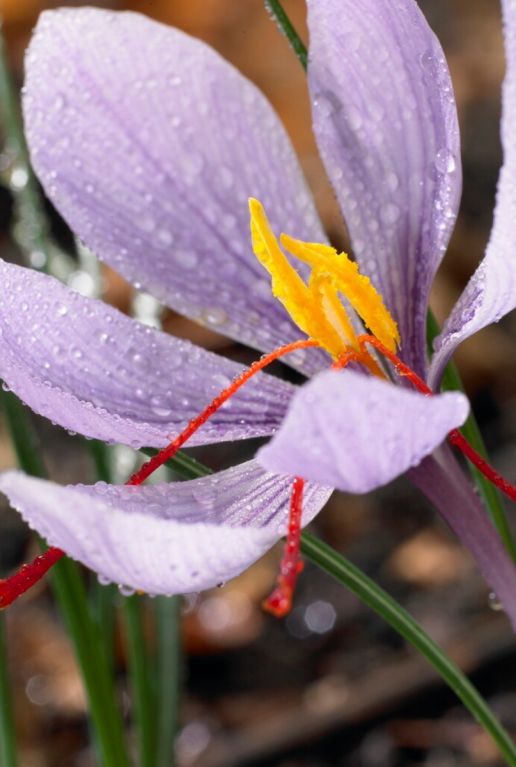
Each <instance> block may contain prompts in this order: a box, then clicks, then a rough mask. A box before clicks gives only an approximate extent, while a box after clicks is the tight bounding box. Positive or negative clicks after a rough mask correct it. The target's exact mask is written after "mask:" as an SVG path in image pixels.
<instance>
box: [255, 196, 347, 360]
mask: <svg viewBox="0 0 516 767" xmlns="http://www.w3.org/2000/svg"><path fill="white" fill-rule="evenodd" d="M249 210H250V212H251V235H252V241H253V250H254V253H255V255H256V257H257V259H258V260H259V261H260V263H261V264H262V265H263V266H264V267H265V268H266V269H267V271H268V272H269V274H270V275H271V277H272V293H273V295H274V296H275V297H276V298H277V299H278V300H279V301H281V303H282V304H283V306H284V307H285V309H286V310H287V312H288V313H289V314H290V316H291V317H292V319H293V320H294V322H295V323H296V325H298V326H299V327H300V328H301V330H303V331H304V332H305V333H306V334H307V335H308V336H309V337H310V338H313V339H315V340H317V341H319V343H320V344H321V346H323V347H324V348H325V349H327V350H328V351H329V352H330V354H331V355H332V356H333V357H335V358H336V357H338V356H340V355H341V354H342V351H343V344H342V340H341V339H340V338H339V335H338V333H337V332H336V330H335V329H334V328H333V327H332V325H331V324H330V322H329V321H328V319H327V317H326V315H325V313H324V310H323V306H322V303H321V301H320V299H319V297H318V295H317V294H316V293H315V292H314V291H313V290H310V289H309V287H308V286H307V285H305V283H304V282H303V280H302V278H301V277H300V276H299V274H298V273H297V272H296V270H295V269H294V268H293V267H292V266H291V264H290V262H289V260H288V258H287V257H286V256H285V254H284V253H283V251H282V250H281V248H280V246H279V245H278V241H277V240H276V237H275V236H274V233H273V231H272V229H271V226H270V224H269V221H268V219H267V216H266V214H265V211H264V209H263V206H262V205H261V203H259V202H258V200H253V199H251V200H249Z"/></svg>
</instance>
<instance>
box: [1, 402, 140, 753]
mask: <svg viewBox="0 0 516 767" xmlns="http://www.w3.org/2000/svg"><path fill="white" fill-rule="evenodd" d="M1 404H2V407H3V412H4V416H5V420H6V424H7V427H8V430H9V433H10V435H11V439H12V443H13V447H14V449H15V452H16V456H17V459H18V464H19V466H20V468H21V469H23V470H24V471H26V472H27V473H28V474H32V475H33V476H38V477H44V476H45V469H44V466H43V462H42V460H41V457H40V455H39V453H38V451H37V449H36V447H35V440H34V436H33V432H32V428H31V425H30V421H29V419H28V414H27V411H26V409H25V408H24V407H23V405H22V404H21V402H20V401H19V400H18V399H17V398H16V397H15V396H14V395H12V394H9V393H7V392H5V391H2V392H1ZM51 580H52V587H53V590H54V592H55V594H56V597H57V601H58V603H59V606H60V610H61V613H62V615H63V617H64V620H65V623H66V625H67V628H68V632H69V634H70V637H71V638H72V641H73V644H74V647H75V653H76V657H77V661H78V663H79V667H80V669H81V673H82V678H83V682H84V686H85V688H86V693H87V696H88V700H89V705H90V712H91V718H92V722H93V725H94V732H95V735H96V741H97V745H98V749H99V753H100V755H101V759H102V765H103V767H128V765H129V759H128V756H127V751H126V749H125V743H124V735H123V725H122V718H121V715H120V711H119V709H118V705H117V700H116V694H115V690H114V687H113V684H112V681H111V678H110V674H109V665H108V662H107V659H106V655H105V652H104V646H103V643H102V635H101V630H100V628H99V627H98V626H97V625H96V624H95V622H94V620H93V618H92V617H91V615H90V612H89V608H88V600H87V595H86V589H85V586H84V582H83V580H82V577H81V575H80V571H79V568H78V567H77V565H76V564H75V562H72V561H71V560H70V559H66V558H65V559H62V560H61V561H60V562H58V563H57V565H56V566H55V567H54V569H53V571H52V574H51Z"/></svg>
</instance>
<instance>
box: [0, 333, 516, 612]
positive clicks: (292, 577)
mask: <svg viewBox="0 0 516 767" xmlns="http://www.w3.org/2000/svg"><path fill="white" fill-rule="evenodd" d="M357 340H358V344H359V348H360V351H355V350H352V349H350V350H349V351H347V352H345V353H344V354H343V356H342V357H341V358H340V359H338V360H336V361H335V362H334V363H333V365H332V370H342V369H343V368H344V367H346V365H348V364H349V363H350V362H358V363H360V364H362V365H365V366H366V367H367V368H368V369H369V370H371V369H372V367H377V365H376V362H375V361H374V359H373V358H372V357H371V356H370V355H369V352H368V351H367V346H368V345H370V346H373V347H374V348H375V349H377V350H378V351H379V352H380V354H382V356H383V357H385V358H386V359H387V360H388V361H389V362H390V363H391V364H392V365H393V367H394V369H395V370H396V372H397V373H398V375H400V376H403V377H405V378H407V379H408V380H409V381H410V382H411V383H412V385H413V386H414V387H415V388H416V389H418V391H420V392H421V393H422V394H425V395H427V396H431V395H433V392H432V390H431V389H430V388H429V387H428V386H427V384H426V383H425V381H423V380H422V378H420V377H419V376H418V375H417V373H415V372H414V371H413V370H412V369H411V368H410V367H409V366H408V365H406V364H405V363H404V362H402V361H401V360H400V359H399V358H398V357H397V356H396V355H395V354H394V353H393V352H391V351H390V350H389V349H387V348H386V347H385V346H384V345H383V344H382V343H381V341H379V340H378V339H377V338H376V337H375V336H372V335H368V334H363V335H361V336H359V337H358V339H357ZM319 345H320V344H319V343H318V342H317V341H315V340H312V339H308V340H302V341H294V342H293V343H291V344H287V345H285V346H280V347H278V348H277V349H275V350H274V351H272V352H270V353H269V354H266V355H264V356H263V357H261V358H260V359H259V360H257V361H256V362H253V364H252V365H251V366H250V367H249V368H247V369H246V370H244V371H243V372H242V373H240V375H238V376H237V378H235V380H234V381H233V382H232V383H231V384H230V385H229V386H228V387H226V388H225V389H224V390H223V391H222V392H221V393H220V394H218V395H217V396H216V397H215V398H214V399H213V400H212V402H210V404H209V405H208V406H207V407H206V408H205V409H204V410H203V411H202V413H200V414H199V415H198V416H196V417H195V418H193V419H192V420H191V421H190V422H189V423H188V425H187V426H186V428H185V429H184V430H183V431H182V432H181V434H179V435H178V436H177V437H176V438H175V439H174V440H173V441H172V442H170V443H169V444H168V445H167V446H166V447H165V448H163V449H162V450H160V452H159V453H158V454H157V455H155V456H154V457H153V458H151V459H150V460H149V461H147V462H146V463H144V464H143V466H142V467H141V468H140V469H138V471H136V472H135V473H134V474H133V475H132V476H131V477H130V478H129V479H128V480H127V482H126V485H133V486H135V485H141V484H142V482H144V481H145V480H146V479H147V478H148V477H150V475H151V474H153V473H154V472H155V471H156V470H157V469H158V468H159V467H160V466H162V465H163V464H164V463H166V462H167V461H168V460H169V459H170V458H173V456H174V455H175V454H176V453H177V451H178V450H179V449H180V448H181V447H182V446H183V445H184V444H185V442H187V440H188V439H189V438H190V437H191V436H192V435H193V434H194V433H195V432H196V431H197V430H198V429H199V428H200V427H201V426H203V424H205V423H206V421H208V419H209V418H211V416H212V415H213V414H214V413H216V412H217V410H219V408H220V407H222V405H223V404H224V403H225V402H227V400H229V399H230V397H232V396H233V394H235V393H236V392H237V391H238V390H239V389H240V388H241V387H242V386H243V385H244V384H245V383H247V381H249V379H250V378H252V377H253V376H254V375H255V374H256V373H258V372H259V371H261V370H263V369H264V368H266V367H267V366H268V365H270V364H271V363H272V362H274V361H275V360H277V359H279V358H280V357H282V356H283V355H285V354H288V353H290V352H293V351H296V350H298V349H307V348H310V347H318V346H319ZM378 372H379V374H381V370H380V368H378ZM448 438H449V441H450V443H451V444H452V445H454V446H455V447H457V448H458V449H459V450H460V451H461V452H462V453H463V454H464V455H465V456H466V458H467V459H468V460H469V461H471V462H472V463H473V464H474V465H475V466H476V467H477V469H478V470H479V471H480V472H481V473H482V474H483V475H484V476H485V477H486V478H487V479H488V480H489V481H490V482H492V483H493V484H494V485H495V486H496V487H498V488H499V489H500V490H501V491H502V492H503V493H505V494H506V495H507V496H508V497H509V498H511V500H513V501H516V486H515V485H512V484H511V483H510V482H508V481H507V480H506V479H505V478H504V477H503V476H502V475H501V474H499V473H498V472H497V471H496V470H495V469H493V468H492V467H491V466H490V465H489V464H488V463H487V461H486V460H484V458H482V456H481V455H480V454H479V453H477V451H476V450H475V449H474V448H473V447H472V446H471V445H470V444H469V442H468V441H467V440H466V439H465V437H463V435H462V434H461V433H460V432H459V431H458V429H453V430H452V431H451V432H450V434H449V437H448ZM304 484H305V482H304V480H303V479H302V478H301V477H296V478H295V479H294V482H293V485H292V494H291V498H290V507H289V519H288V530H287V539H286V542H285V547H284V551H283V556H282V559H281V564H280V572H279V575H278V577H277V581H276V586H275V588H274V590H273V591H272V593H271V594H270V596H269V597H268V598H267V599H266V600H265V602H264V603H263V607H264V609H265V610H266V611H267V612H269V613H272V614H273V615H275V616H276V617H278V618H281V617H284V616H285V615H287V614H288V613H289V612H290V610H291V609H292V598H293V594H294V589H295V586H296V582H297V578H298V576H299V574H300V572H301V571H302V570H303V562H302V560H301V558H300V544H301V524H302V513H303V489H304ZM63 556H65V552H64V551H62V550H61V549H59V548H57V547H51V548H49V549H48V550H47V551H46V552H44V553H43V554H41V555H40V556H38V557H36V559H34V560H33V561H32V562H30V563H29V564H24V565H22V566H21V567H20V569H19V570H18V571H17V572H16V573H15V574H14V575H12V576H11V577H9V578H6V579H4V580H0V609H3V608H5V607H8V606H9V605H10V604H12V603H13V602H14V601H15V600H16V599H17V598H18V597H19V596H21V595H22V594H24V593H25V592H26V591H28V589H30V588H31V587H32V586H34V584H35V583H37V582H38V581H39V580H40V579H41V578H42V577H43V576H44V575H45V574H46V573H47V572H48V570H50V568H51V567H53V565H54V564H56V562H58V561H59V560H60V559H61V558H62V557H63Z"/></svg>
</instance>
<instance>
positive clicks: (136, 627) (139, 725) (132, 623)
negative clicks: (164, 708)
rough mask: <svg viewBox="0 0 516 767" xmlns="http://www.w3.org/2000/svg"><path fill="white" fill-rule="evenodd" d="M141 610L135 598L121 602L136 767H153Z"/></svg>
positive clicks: (151, 702)
mask: <svg viewBox="0 0 516 767" xmlns="http://www.w3.org/2000/svg"><path fill="white" fill-rule="evenodd" d="M142 607H143V605H142V598H141V597H140V596H138V595H134V596H131V597H126V598H125V599H124V600H123V611H124V617H125V626H126V640H127V655H128V666H129V673H130V679H131V692H132V695H131V698H132V703H133V711H134V720H135V723H136V729H137V733H138V764H139V765H141V767H155V764H156V710H155V702H156V701H155V696H154V691H153V685H152V681H153V680H152V669H151V668H150V664H149V655H148V652H147V643H146V640H145V636H144V631H143V618H144V615H143V613H142Z"/></svg>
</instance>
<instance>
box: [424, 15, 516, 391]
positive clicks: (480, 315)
mask: <svg viewBox="0 0 516 767" xmlns="http://www.w3.org/2000/svg"><path fill="white" fill-rule="evenodd" d="M502 9H503V18H504V32H505V54H506V59H507V69H506V74H505V81H504V85H503V91H502V125H501V132H502V146H503V154H504V163H503V167H502V169H501V171H500V177H499V179H498V191H497V198H496V208H495V212H494V223H493V228H492V230H491V237H490V240H489V243H488V246H487V251H486V254H485V257H484V259H483V261H482V262H481V263H480V265H479V267H478V268H477V270H476V272H475V273H474V274H473V276H472V277H471V279H470V281H469V283H468V284H467V286H466V289H465V290H464V292H463V294H462V296H461V297H460V298H459V300H458V301H457V303H456V305H455V307H454V309H453V311H452V313H451V314H450V316H449V317H448V319H447V321H446V323H445V325H444V327H443V330H442V333H441V334H440V336H438V338H436V339H435V341H434V347H435V354H434V356H433V358H432V364H431V367H430V376H429V380H430V385H431V386H433V387H435V388H437V387H438V386H439V383H440V380H441V376H442V373H443V371H444V368H445V367H446V364H447V362H448V360H449V359H450V357H451V355H452V354H453V353H454V351H455V349H456V348H457V346H458V345H459V344H460V343H462V341H464V340H465V339H466V338H469V336H471V335H472V334H473V333H476V332H477V330H481V329H482V328H484V327H486V325H489V324H490V323H491V322H497V321H498V320H499V319H501V317H503V316H504V314H507V313H508V312H510V311H512V310H513V309H514V308H515V307H516V230H515V225H514V222H515V220H516V0H504V2H502Z"/></svg>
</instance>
